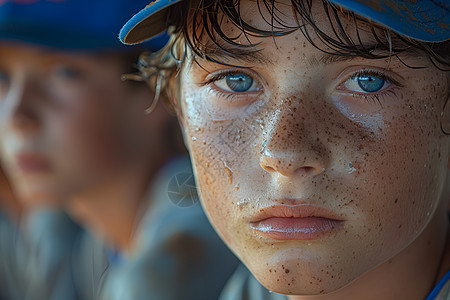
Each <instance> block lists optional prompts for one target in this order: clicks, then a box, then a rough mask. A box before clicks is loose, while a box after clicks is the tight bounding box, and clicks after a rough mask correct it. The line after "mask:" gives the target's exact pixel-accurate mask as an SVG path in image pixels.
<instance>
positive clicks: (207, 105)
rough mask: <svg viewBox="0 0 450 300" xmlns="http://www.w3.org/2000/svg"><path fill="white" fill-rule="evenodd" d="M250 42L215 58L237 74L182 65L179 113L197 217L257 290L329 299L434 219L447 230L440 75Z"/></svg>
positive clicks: (283, 42) (444, 87) (301, 43)
mask: <svg viewBox="0 0 450 300" xmlns="http://www.w3.org/2000/svg"><path fill="white" fill-rule="evenodd" d="M241 3H242V6H243V7H242V9H241V12H249V14H248V15H245V16H244V17H243V18H244V19H245V20H248V21H249V23H251V24H253V25H256V27H259V28H267V25H266V24H265V23H264V22H263V21H262V20H261V17H260V16H259V13H258V9H257V8H256V7H250V6H254V5H255V4H254V3H253V2H250V1H241ZM280 7H281V5H280ZM286 9H287V12H286V16H290V15H291V14H290V13H289V9H290V8H289V7H286ZM251 12H254V14H252V13H251ZM314 15H315V16H317V18H318V19H320V16H322V17H323V13H322V12H318V13H317V14H314ZM286 20H287V21H290V22H292V24H294V23H295V20H294V19H291V20H289V19H288V17H286ZM288 23H289V22H288ZM222 24H224V25H223V26H224V27H223V28H224V31H225V32H228V33H230V32H233V30H235V31H236V29H235V28H233V26H232V25H230V24H231V22H230V23H226V22H222ZM268 29H270V28H268ZM361 34H362V39H363V40H364V39H366V41H365V42H370V41H369V40H367V39H368V37H367V36H366V35H364V34H363V33H361ZM234 36H237V33H235V34H234ZM250 40H251V41H252V42H254V43H255V44H256V43H259V42H261V44H260V48H261V49H262V50H261V51H260V52H259V53H258V54H257V55H251V56H243V57H242V56H241V57H240V58H236V57H235V58H232V57H223V56H220V57H218V56H217V57H216V56H213V58H217V59H219V60H221V61H223V62H226V63H229V64H234V65H240V66H244V67H248V68H233V67H227V66H223V65H219V64H215V63H211V62H208V61H205V60H201V59H200V60H199V62H200V64H201V66H202V67H203V68H201V67H199V66H198V65H197V64H195V63H194V64H191V65H190V66H189V67H185V69H184V70H183V71H182V77H181V81H182V83H183V87H182V90H181V97H182V103H181V105H182V110H183V119H184V125H185V130H186V133H187V141H188V146H189V148H190V152H191V156H192V159H193V165H194V169H195V172H196V176H197V183H198V185H199V188H200V192H201V197H202V201H203V205H204V207H205V209H206V211H207V213H208V215H209V217H210V219H211V221H212V223H213V225H214V226H215V228H216V229H217V231H218V232H219V233H220V235H221V236H222V238H223V239H224V240H225V241H226V243H227V244H228V245H229V246H230V247H231V248H232V250H233V251H234V252H235V253H236V254H237V255H238V256H239V258H240V259H241V260H242V261H243V262H244V263H245V264H246V265H247V267H249V269H250V270H251V271H252V272H253V274H254V275H255V276H256V277H257V278H258V279H259V280H260V281H261V282H262V283H263V285H265V286H266V287H267V288H269V289H271V290H273V291H276V292H280V293H286V294H317V293H327V292H330V291H333V290H336V289H338V288H340V287H342V286H344V285H346V284H347V283H349V282H351V281H352V280H354V279H355V278H357V277H359V276H361V275H362V274H363V273H365V272H367V271H369V270H371V269H373V268H374V267H376V266H377V265H379V264H382V263H384V262H386V261H387V260H389V259H391V258H392V257H394V256H395V255H396V254H398V253H399V252H400V251H402V250H404V249H405V248H406V247H407V246H408V245H410V244H411V243H412V242H413V241H414V240H416V238H417V237H418V236H419V234H420V233H422V232H423V230H424V228H425V227H426V226H427V225H428V224H429V222H430V220H431V219H432V218H433V217H434V218H440V219H441V220H444V222H445V219H446V218H447V216H446V207H447V204H446V203H444V201H447V199H448V185H449V179H448V178H447V174H448V169H447V168H448V167H447V166H448V160H449V137H447V136H445V135H444V134H443V133H442V131H441V129H440V113H441V111H442V106H443V104H444V102H445V100H446V97H448V91H449V90H448V84H447V77H446V76H447V75H446V74H445V73H444V72H439V71H437V70H436V69H435V68H433V67H431V66H429V67H428V68H426V69H420V70H414V69H410V68H408V67H406V66H404V65H403V64H401V63H400V62H399V60H398V59H396V58H395V57H394V58H392V62H391V64H390V67H389V69H388V70H385V68H386V66H387V60H367V59H361V58H354V59H351V60H350V59H343V57H336V56H335V57H329V56H325V55H324V53H323V52H321V51H319V50H317V49H315V48H314V47H313V46H312V45H311V44H310V43H309V42H308V41H307V40H306V39H305V37H304V36H303V35H302V34H301V33H300V32H299V31H297V32H295V33H293V34H290V35H287V36H283V37H277V38H275V42H274V39H273V38H255V37H250ZM316 41H317V40H316ZM238 42H242V43H248V42H247V40H246V37H242V39H241V40H240V41H238ZM243 49H244V52H245V51H246V50H245V49H246V48H243ZM247 49H248V48H247ZM211 53H214V51H212V52H211ZM215 53H216V54H217V52H215ZM333 58H337V59H333ZM403 58H404V60H405V61H406V62H407V63H408V64H410V65H423V64H424V62H425V61H426V59H424V58H422V57H419V56H418V55H416V57H415V58H414V57H406V56H405V57H403ZM446 186H447V187H446ZM445 189H447V190H445ZM445 197H446V198H445ZM443 199H445V200H443ZM438 205H440V207H439V209H437V208H438ZM284 216H285V217H290V216H296V217H305V218H303V219H300V220H294V219H288V218H282V217H284ZM308 216H313V217H312V218H306V217H308Z"/></svg>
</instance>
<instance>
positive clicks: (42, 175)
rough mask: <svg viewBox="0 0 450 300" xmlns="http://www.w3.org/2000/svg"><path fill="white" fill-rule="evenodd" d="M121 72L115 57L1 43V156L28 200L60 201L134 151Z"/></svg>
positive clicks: (40, 201)
mask: <svg viewBox="0 0 450 300" xmlns="http://www.w3.org/2000/svg"><path fill="white" fill-rule="evenodd" d="M122 72H123V70H122V66H121V65H120V64H119V63H117V62H116V61H115V60H113V59H111V58H99V57H95V56H92V55H88V54H83V55H82V54H78V55H77V54H69V53H60V52H50V51H46V50H43V49H40V48H34V47H32V46H30V45H20V44H2V45H1V46H0V107H1V109H0V111H1V112H0V122H1V130H2V132H1V141H0V146H1V148H0V153H1V159H2V164H4V167H5V171H6V173H7V174H8V176H9V177H10V179H11V182H12V185H13V186H14V188H15V190H16V192H18V193H19V195H20V196H21V197H20V198H21V199H22V200H25V201H26V202H27V204H29V205H40V204H51V205H59V204H61V203H62V201H63V200H65V198H66V197H67V196H68V195H73V193H76V192H78V191H80V190H85V189H87V188H89V187H90V186H91V185H94V184H96V183H98V182H101V180H103V179H104V178H105V176H107V175H108V174H111V173H112V171H113V170H115V169H117V168H119V166H121V164H122V162H123V161H125V160H126V158H127V157H129V155H131V154H130V149H128V148H127V146H126V145H127V141H128V139H129V138H128V137H127V135H129V132H128V131H127V129H126V126H124V125H123V124H133V121H132V119H127V120H125V118H127V117H126V116H128V114H127V112H128V109H127V107H128V106H130V105H129V103H127V102H126V101H125V100H124V99H127V97H126V95H127V94H126V92H127V89H126V86H125V85H124V83H122V82H121V80H120V75H121V74H122ZM130 126H132V125H130Z"/></svg>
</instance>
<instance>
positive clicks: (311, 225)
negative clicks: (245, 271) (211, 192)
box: [250, 217, 342, 241]
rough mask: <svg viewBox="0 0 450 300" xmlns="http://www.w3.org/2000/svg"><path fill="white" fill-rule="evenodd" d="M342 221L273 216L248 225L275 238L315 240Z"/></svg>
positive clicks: (336, 227)
mask: <svg viewBox="0 0 450 300" xmlns="http://www.w3.org/2000/svg"><path fill="white" fill-rule="evenodd" d="M341 225H342V221H337V220H333V219H327V218H320V217H307V218H279V217H273V218H268V219H264V220H262V221H259V222H254V223H250V227H251V228H252V229H254V230H256V231H258V232H260V233H262V234H263V235H265V236H267V237H269V238H272V239H275V240H303V241H308V240H315V239H318V238H319V237H321V236H323V235H325V234H328V233H331V232H332V231H335V230H336V229H338V228H339V227H340V226H341Z"/></svg>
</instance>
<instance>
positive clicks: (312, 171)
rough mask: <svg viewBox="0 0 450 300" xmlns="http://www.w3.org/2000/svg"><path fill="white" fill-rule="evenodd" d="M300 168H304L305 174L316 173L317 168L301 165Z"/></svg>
mask: <svg viewBox="0 0 450 300" xmlns="http://www.w3.org/2000/svg"><path fill="white" fill-rule="evenodd" d="M300 170H302V171H303V172H304V173H305V174H311V173H314V170H315V168H314V167H308V166H305V167H301V168H300Z"/></svg>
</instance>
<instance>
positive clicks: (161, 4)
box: [119, 0, 183, 45]
mask: <svg viewBox="0 0 450 300" xmlns="http://www.w3.org/2000/svg"><path fill="white" fill-rule="evenodd" d="M181 1H183V0H159V1H155V2H153V3H151V4H150V5H148V6H147V7H145V8H144V9H143V10H141V11H140V12H138V13H137V14H136V15H135V16H133V17H132V18H131V19H130V20H129V21H128V22H127V23H126V24H125V25H124V26H123V27H122V29H121V30H120V33H119V39H120V40H121V41H122V43H124V44H128V45H134V44H139V43H142V42H144V41H146V40H149V39H151V38H153V37H154V36H157V35H158V34H160V33H162V32H164V31H166V30H167V25H168V24H167V21H168V20H167V14H168V9H169V7H170V6H172V5H174V4H176V3H179V2H181Z"/></svg>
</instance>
